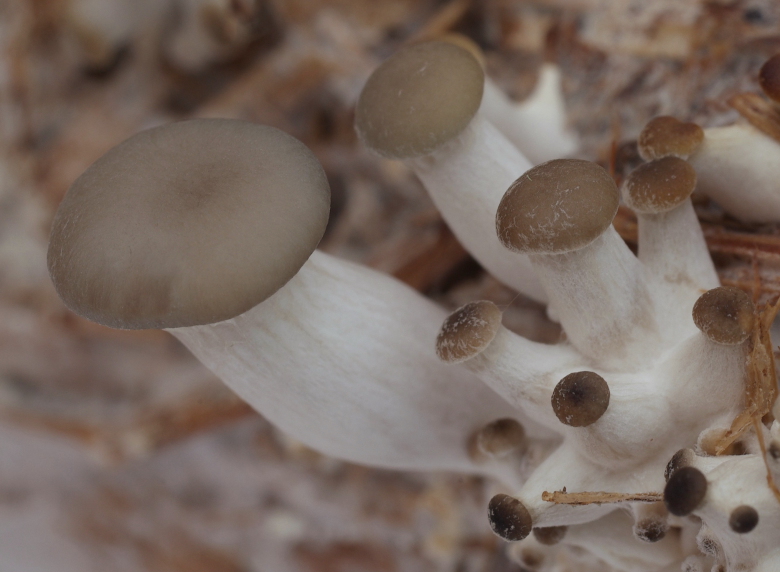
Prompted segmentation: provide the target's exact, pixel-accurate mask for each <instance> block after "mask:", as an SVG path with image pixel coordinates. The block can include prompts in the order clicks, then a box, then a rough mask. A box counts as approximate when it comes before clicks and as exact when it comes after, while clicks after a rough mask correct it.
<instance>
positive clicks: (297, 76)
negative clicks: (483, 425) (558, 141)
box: [0, 0, 780, 572]
mask: <svg viewBox="0 0 780 572" xmlns="http://www.w3.org/2000/svg"><path fill="white" fill-rule="evenodd" d="M647 5H649V6H647ZM447 30H457V31H461V32H463V33H466V34H468V35H469V36H471V37H472V38H473V39H475V40H476V41H477V42H478V43H480V44H481V45H482V46H483V47H484V48H485V50H486V54H487V62H488V73H489V74H490V75H492V76H493V77H494V78H495V79H496V80H497V81H498V83H499V84H500V85H502V87H504V89H506V90H507V91H508V92H509V93H510V94H511V95H512V96H514V97H516V98H522V97H523V96H524V95H525V94H527V93H528V92H529V91H530V90H531V89H532V87H533V85H534V81H535V78H536V71H537V69H538V67H539V65H540V64H541V63H542V62H543V61H545V60H550V61H556V62H558V63H559V64H560V65H561V67H562V70H563V72H564V88H565V92H566V97H567V102H568V104H569V105H570V119H571V122H572V125H573V126H574V127H575V128H576V130H577V131H578V133H579V134H580V136H581V137H582V141H583V150H582V153H581V156H582V157H584V158H588V159H591V160H597V161H600V162H602V163H603V164H605V165H607V164H610V162H613V163H614V164H615V165H616V172H617V174H618V175H619V174H620V173H621V172H623V170H624V169H625V168H628V167H630V166H631V165H632V164H633V162H635V161H636V157H635V154H634V149H635V147H634V146H633V145H632V143H631V142H632V140H633V139H634V138H635V137H636V135H637V134H638V132H639V130H640V129H641V127H642V126H643V124H644V122H645V121H647V120H648V119H649V118H651V117H652V116H654V115H656V114H673V115H676V116H677V117H679V118H681V119H688V120H695V121H698V122H701V123H702V124H704V125H716V124H723V123H727V122H729V121H732V120H733V119H734V118H736V117H737V114H736V112H735V111H733V110H732V109H730V108H729V107H728V106H727V105H726V104H725V100H726V99H727V97H728V96H729V95H732V94H734V93H736V92H739V91H756V90H757V85H756V81H755V74H756V72H757V70H758V68H759V67H760V65H761V63H763V61H764V60H765V59H766V58H767V57H768V56H769V55H772V54H773V53H775V52H776V51H780V9H779V8H778V6H777V4H776V3H774V2H769V1H764V2H760V1H759V2H756V1H747V0H746V1H740V0H738V1H728V2H725V1H722V2H721V1H691V2H677V1H675V0H663V1H661V0H659V1H657V2H653V3H637V2H630V1H628V0H620V1H609V0H603V1H602V0H571V1H566V0H537V1H534V2H519V1H518V2H513V1H511V0H487V1H485V2H477V1H476V0H475V1H474V2H468V1H463V0H454V1H451V2H442V1H432V0H427V1H422V2H421V1H412V0H404V1H399V2H373V1H369V0H338V1H335V2H334V1H327V0H293V1H291V0H164V1H163V0H143V1H141V0H0V571H2V572H5V571H6V570H7V571H9V572H17V571H24V572H37V571H41V572H48V571H51V570H58V571H61V572H69V571H71V570H73V571H79V572H89V571H92V570H95V571H105V570H112V571H117V572H124V571H149V572H158V571H159V572H174V571H187V572H200V571H203V572H206V571H208V572H223V571H225V572H250V571H251V572H254V571H273V572H286V571H325V572H342V571H343V572H348V571H349V572H353V571H368V572H373V571H376V572H386V571H387V572H391V571H395V570H403V571H415V570H441V571H459V572H469V571H501V570H511V569H516V568H515V567H514V565H512V564H510V563H509V562H508V561H507V560H506V558H505V557H504V556H503V554H502V551H501V550H500V549H499V548H500V544H501V543H500V542H499V541H498V540H497V539H496V538H495V537H494V536H493V535H492V534H491V533H490V531H489V529H488V526H487V522H486V518H485V516H484V513H485V504H486V497H485V493H484V491H483V483H482V482H481V481H479V480H478V479H471V478H466V477H460V476H448V475H406V474H400V473H391V472H387V471H378V470H372V469H367V468H362V467H356V466H354V465H349V464H345V463H342V462H339V461H336V460H332V459H327V458H324V457H322V456H320V455H318V454H316V453H314V452H312V451H310V450H308V449H306V448H305V447H303V446H301V445H299V444H297V443H294V442H291V441H289V440H288V439H286V438H285V437H284V436H283V435H281V434H280V433H279V432H278V431H276V430H275V429H273V428H272V427H270V426H269V425H268V424H267V423H266V422H265V421H264V420H262V419H260V418H259V416H258V415H256V414H254V413H253V412H252V411H251V410H249V408H248V407H247V406H245V405H244V404H242V403H241V402H240V401H238V400H237V398H235V397H234V396H233V395H232V394H231V393H230V392H229V390H227V389H226V388H224V387H223V386H222V385H221V384H220V383H219V381H218V380H216V379H214V377H213V376H212V375H211V374H210V373H209V372H208V371H206V370H205V369H204V368H202V367H201V366H200V365H199V364H198V363H197V362H195V360H194V359H193V358H192V357H191V356H189V354H188V353H187V352H186V351H185V350H184V349H183V348H182V347H181V346H180V345H178V343H177V342H176V341H175V340H173V339H172V338H171V337H169V336H168V335H167V334H165V333H162V332H134V333H128V332H117V331H112V330H108V329H105V328H102V327H100V326H96V325H93V324H90V323H88V322H86V321H84V320H81V319H80V318H77V317H75V316H73V315H72V314H70V313H69V312H68V311H67V310H66V309H64V308H63V307H62V305H61V304H60V302H59V300H58V299H57V297H56V294H55V293H54V292H53V288H52V287H51V285H50V283H49V280H48V275H47V272H46V263H45V258H46V241H47V235H48V225H49V222H50V219H51V216H52V214H53V212H54V209H56V206H57V204H58V202H59V200H60V199H61V197H62V196H63V194H64V193H65V191H66V190H67V188H68V186H69V185H70V184H71V183H72V181H73V180H74V179H75V178H76V177H77V176H78V175H79V174H80V173H81V172H82V171H83V170H84V169H85V168H86V167H87V166H88V165H89V164H90V163H91V162H92V161H94V160H95V159H96V158H97V157H99V156H100V155H101V154H102V153H104V152H105V151H106V150H108V149H109V148H110V147H111V146H113V145H115V144H116V143H119V142H120V141H122V140H123V139H125V138H126V137H128V136H130V135H131V134H133V133H135V132H136V131H138V130H140V129H143V128H146V127H150V126H153V125H158V124H160V123H163V122H167V121H173V120H177V119H183V118H188V117H235V118H242V119H247V120H251V121H257V122H262V123H267V124H270V125H273V126H276V127H278V128H281V129H284V130H285V131H287V132H289V133H291V134H292V135H294V136H296V137H298V138H299V139H301V140H302V141H303V142H304V143H306V144H307V145H308V146H310V147H311V148H312V149H313V151H314V152H315V154H317V156H318V158H319V159H320V161H321V162H322V163H323V165H324V166H325V168H326V171H327V173H328V176H329V179H330V182H331V186H332V188H333V197H334V205H333V218H332V221H331V224H330V227H329V230H328V233H327V234H326V238H325V240H324V242H323V245H322V247H323V248H324V249H326V250H328V251H329V252H332V253H334V254H337V255H340V256H343V257H346V258H349V259H351V260H357V261H360V262H363V263H366V264H368V265H370V266H373V267H375V268H377V269H379V270H382V271H385V272H389V273H393V274H395V275H396V276H398V277H399V278H401V279H403V280H404V281H406V282H407V283H409V284H411V285H412V286H414V287H416V288H417V289H419V290H420V291H422V292H424V293H426V294H428V295H430V296H432V297H434V298H435V299H437V300H439V301H441V302H442V303H444V304H445V305H447V306H449V307H455V306H457V305H460V304H462V303H465V302H467V301H470V300H474V299H477V298H487V299H492V300H494V301H496V302H497V303H499V304H501V305H504V306H507V307H508V309H507V313H506V316H505V323H507V325H509V326H510V327H512V328H513V329H515V330H516V331H519V332H521V333H524V334H526V335H529V336H531V337H534V338H536V339H540V340H544V341H554V340H555V339H557V336H558V329H557V327H556V326H554V325H552V324H550V323H549V322H547V321H546V320H545V319H544V310H543V308H541V307H539V306H537V305H535V304H534V303H532V302H530V301H527V300H524V299H522V298H518V297H516V296H515V294H514V293H512V292H511V291H509V290H508V289H506V288H504V287H503V286H501V285H500V284H498V283H497V282H496V281H494V280H493V279H491V278H490V277H489V276H487V275H485V273H484V272H482V271H481V269H479V267H478V266H477V264H476V263H475V262H474V261H473V260H471V259H470V258H469V257H468V255H467V254H465V253H464V251H463V250H462V248H461V247H460V246H459V245H458V244H457V242H456V241H455V240H454V238H453V237H452V235H451V234H450V233H449V231H448V230H447V229H446V227H445V226H444V224H443V223H442V221H441V219H440V218H439V216H438V214H437V213H436V211H435V210H434V209H433V207H432V204H431V203H430V201H429V199H428V198H427V197H426V195H425V193H424V191H423V190H422V188H421V187H420V185H419V183H418V182H417V181H416V179H414V177H413V176H412V175H411V174H410V172H408V171H407V170H406V169H405V168H404V167H403V166H402V165H400V164H398V163H393V162H389V161H383V160H379V159H377V158H375V157H373V156H372V155H371V154H370V153H368V152H367V151H366V150H365V149H363V148H361V146H360V145H359V143H358V142H357V140H356V137H355V135H354V133H353V130H352V107H353V104H354V101H355V99H356V97H357V95H358V94H359V92H360V89H361V87H362V84H363V82H364V81H365V79H366V78H367V77H368V75H369V74H370V72H371V70H372V69H373V68H374V67H375V66H376V65H377V64H378V63H379V62H380V61H381V60H382V59H383V58H385V57H387V56H388V55H389V54H391V53H392V52H393V50H395V49H397V48H398V47H399V46H401V45H402V44H403V43H405V42H408V41H412V40H414V39H420V38H427V37H433V36H435V35H436V34H439V33H442V32H444V31H447ZM613 142H615V145H613ZM621 142H626V143H625V144H619V143H621ZM699 209H700V215H701V216H702V217H703V220H705V221H706V222H707V224H708V225H709V226H708V227H707V228H708V229H709V230H708V232H709V233H710V235H713V233H719V234H718V236H721V237H722V236H724V235H723V233H724V232H726V233H728V232H734V233H742V234H740V235H739V236H754V235H755V234H760V235H761V237H762V240H764V241H765V243H766V244H768V245H769V246H766V247H765V248H763V249H758V248H757V247H754V246H749V245H748V246H744V245H743V246H741V247H739V245H736V246H735V244H736V243H734V244H732V243H730V242H729V241H728V240H726V241H725V242H724V241H723V240H721V242H720V243H718V244H719V246H717V248H719V249H720V250H718V249H717V248H715V247H714V250H713V251H714V253H715V254H716V255H717V258H716V260H717V262H718V264H719V270H720V271H721V275H722V277H723V278H724V279H725V280H728V281H730V282H732V283H737V284H740V285H742V286H745V287H750V285H751V284H753V283H756V280H757V279H760V285H759V289H760V290H761V293H762V294H765V295H767V296H768V295H770V294H772V293H775V292H778V291H780V286H778V284H780V283H778V281H777V276H778V273H777V261H778V258H780V241H778V240H777V229H776V228H774V227H761V228H746V227H744V226H742V225H739V224H737V223H736V222H734V221H732V220H730V219H728V218H724V217H723V216H722V213H720V212H719V210H718V209H717V208H716V207H714V206H713V205H709V204H706V202H701V203H700V204H699ZM616 224H617V226H618V228H619V230H620V231H621V233H622V234H623V235H624V237H626V238H627V239H628V240H629V242H630V241H631V238H632V232H635V229H634V227H633V226H632V225H633V221H632V219H631V217H630V215H628V214H626V213H622V215H621V216H620V217H619V219H618V222H617V223H616ZM727 236H731V235H728V234H727ZM738 247H739V248H738ZM740 248H741V249H740ZM751 249H752V250H751ZM754 262H755V264H754ZM757 277H758V278H757ZM746 285H747V286H746Z"/></svg>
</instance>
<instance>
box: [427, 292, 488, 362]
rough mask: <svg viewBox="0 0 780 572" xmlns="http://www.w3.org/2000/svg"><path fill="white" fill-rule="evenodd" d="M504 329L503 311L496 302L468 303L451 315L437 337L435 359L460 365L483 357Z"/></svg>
mask: <svg viewBox="0 0 780 572" xmlns="http://www.w3.org/2000/svg"><path fill="white" fill-rule="evenodd" d="M500 327H501V310H499V309H498V306H496V305H495V304H494V303H493V302H489V301H486V300H480V301H477V302H469V303H468V304H466V305H465V306H462V307H460V308H458V309H457V310H455V311H454V312H453V313H452V314H450V315H449V316H448V317H447V319H446V320H445V321H444V324H443V325H442V327H441V330H439V335H438V336H437V337H436V355H438V356H439V358H440V359H441V360H442V361H445V362H448V363H461V362H464V361H466V360H469V359H471V358H473V357H474V356H476V355H478V354H480V353H482V352H483V351H484V350H485V348H487V347H488V346H489V345H490V342H492V341H493V338H495V337H496V333H498V329H499V328H500Z"/></svg>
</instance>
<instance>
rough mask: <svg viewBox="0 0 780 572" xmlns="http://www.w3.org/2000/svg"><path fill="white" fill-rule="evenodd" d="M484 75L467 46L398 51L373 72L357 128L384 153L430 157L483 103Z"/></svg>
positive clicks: (439, 44)
mask: <svg viewBox="0 0 780 572" xmlns="http://www.w3.org/2000/svg"><path fill="white" fill-rule="evenodd" d="M484 85H485V74H484V72H483V71H482V66H481V65H480V64H479V62H478V61H477V60H476V59H474V56H472V55H471V54H470V53H469V52H468V51H467V50H465V49H463V48H461V47H458V46H456V45H454V44H452V43H450V42H437V41H434V42H424V43H421V44H414V45H411V46H408V47H405V48H402V49H401V50H399V51H398V52H397V53H396V54H394V55H393V56H392V57H391V58H390V59H388V60H387V61H385V62H384V63H383V64H382V65H381V66H379V67H378V68H377V69H376V71H374V73H373V74H372V75H371V77H370V78H369V79H368V82H367V83H366V85H365V87H364V88H363V92H362V93H361V94H360V99H359V100H358V103H357V108H356V109H355V128H356V130H357V133H358V135H359V136H360V139H361V140H362V141H363V143H365V144H366V145H367V146H368V147H370V148H371V149H373V150H374V151H375V152H377V153H379V154H380V155H382V156H384V157H389V158H392V159H408V158H412V157H419V156H422V155H427V154H429V153H432V152H434V151H436V150H437V149H438V148H439V147H441V146H442V145H444V144H445V143H447V142H448V141H450V140H452V139H453V138H455V137H457V136H458V135H460V134H461V133H462V132H463V130H464V129H466V127H467V126H468V124H469V123H470V122H471V119H472V118H473V117H474V115H475V114H476V113H477V110H478V109H479V105H480V103H481V102H482V90H483V88H484Z"/></svg>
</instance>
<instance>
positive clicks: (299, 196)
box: [48, 119, 330, 329]
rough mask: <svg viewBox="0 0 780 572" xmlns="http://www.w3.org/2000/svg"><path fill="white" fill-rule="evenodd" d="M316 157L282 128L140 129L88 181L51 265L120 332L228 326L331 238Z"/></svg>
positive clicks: (88, 308)
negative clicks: (327, 235) (215, 324)
mask: <svg viewBox="0 0 780 572" xmlns="http://www.w3.org/2000/svg"><path fill="white" fill-rule="evenodd" d="M329 209H330V189H329V187H328V182H327V179H326V177H325V173H324V171H323V169H322V167H321V166H320V164H319V162H318V161H317V159H316V158H315V157H314V155H313V154H312V153H311V151H309V150H308V149H307V148H306V147H305V146H304V145H303V144H302V143H301V142H300V141H298V140H297V139H295V138H293V137H291V136H289V135H287V134H286V133H283V132H282V131H279V130H278V129H274V128H272V127H266V126H261V125H256V124H252V123H248V122H244V121H237V120H230V119H197V120H191V121H184V122H181V123H173V124H169V125H165V126H162V127H157V128H154V129H149V130H147V131H143V132H141V133H138V134H137V135H135V136H133V137H131V138H130V139H128V140H127V141H125V142H124V143H122V144H120V145H118V146H117V147H115V148H113V149H112V150H111V151H109V152H108V153H106V154H105V155H104V156H103V157H101V158H100V159H98V160H97V161H96V162H95V163H94V164H93V165H92V166H90V167H89V169H87V170H86V172H84V174H83V175H81V176H80V177H79V178H78V179H77V180H76V182H75V183H74V184H73V186H72V187H71V188H70V190H69V191H68V193H67V194H66V195H65V198H64V200H63V201H62V204H61V205H60V207H59V210H58V211H57V214H56V215H55V218H54V224H53V227H52V232H51V240H50V243H49V252H48V265H49V273H50V275H51V278H52V281H53V282H54V286H55V288H56V289H57V292H58V293H59V295H60V297H61V298H62V299H63V301H64V302H65V304H66V305H67V306H68V307H69V308H70V309H71V310H73V311H74V312H76V313H78V314H80V315H82V316H84V317H86V318H88V319H90V320H93V321H95V322H98V323H100V324H104V325H106V326H111V327H114V328H127V329H143V328H175V327H183V326H193V325H198V324H207V323H213V322H218V321H222V320H226V319H229V318H232V317H235V316H237V315H239V314H241V313H243V312H245V311H247V310H249V309H250V308H252V307H253V306H255V305H257V304H259V303H260V302H262V301H263V300H265V299H266V298H268V297H269V296H271V295H272V294H273V293H274V292H276V291H277V290H278V289H279V288H281V287H282V286H283V285H284V284H285V283H286V282H287V281H288V280H289V279H290V278H292V277H293V276H294V275H295V274H296V273H297V272H298V270H299V269H300V267H301V266H302V265H303V263H304V262H306V260H307V259H308V258H309V256H310V255H311V253H312V252H313V250H314V249H315V248H316V246H317V244H318V242H319V241H320V238H322V235H323V233H324V231H325V225H326V224H327V220H328V213H329Z"/></svg>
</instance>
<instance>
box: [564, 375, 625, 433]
mask: <svg viewBox="0 0 780 572" xmlns="http://www.w3.org/2000/svg"><path fill="white" fill-rule="evenodd" d="M609 395H610V392H609V385H608V384H607V382H606V381H605V380H604V378H603V377H601V376H600V375H599V374H597V373H594V372H592V371H578V372H575V373H570V374H569V375H567V376H566V377H564V378H563V379H562V380H561V381H559V382H558V385H556V386H555V389H554V390H553V393H552V399H551V402H552V408H553V411H554V412H555V416H556V417H557V418H558V419H559V420H560V422H561V423H563V424H564V425H569V426H570V427H587V426H588V425H592V424H593V423H595V422H596V421H598V420H599V419H600V418H601V416H602V415H604V413H605V412H606V411H607V407H609Z"/></svg>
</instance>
